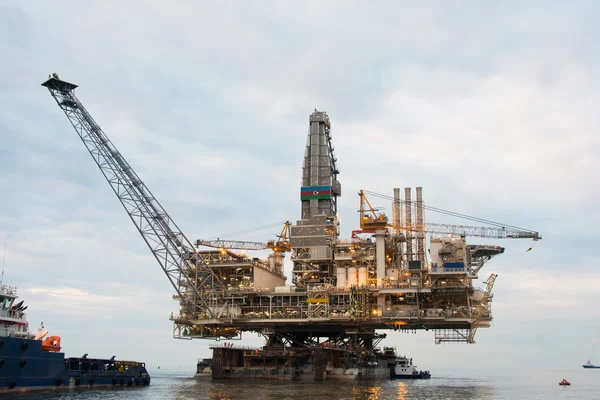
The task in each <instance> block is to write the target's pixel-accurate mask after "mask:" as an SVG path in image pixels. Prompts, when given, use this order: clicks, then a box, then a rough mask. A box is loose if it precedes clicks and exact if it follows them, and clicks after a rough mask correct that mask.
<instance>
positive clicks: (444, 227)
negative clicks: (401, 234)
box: [389, 223, 540, 240]
mask: <svg viewBox="0 0 600 400" xmlns="http://www.w3.org/2000/svg"><path fill="white" fill-rule="evenodd" d="M389 226H392V227H396V226H395V225H389ZM399 229H401V230H407V231H412V232H425V233H436V234H448V235H453V236H457V235H459V236H460V235H462V236H475V237H485V238H494V239H533V240H539V239H540V236H539V233H538V232H529V231H521V230H515V229H509V228H498V227H489V226H470V225H451V224H434V223H424V224H422V225H419V224H416V223H413V224H410V225H406V224H404V225H401V226H400V227H399Z"/></svg>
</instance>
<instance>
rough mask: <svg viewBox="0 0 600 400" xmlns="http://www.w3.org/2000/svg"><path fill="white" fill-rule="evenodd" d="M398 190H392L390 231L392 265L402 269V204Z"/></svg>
mask: <svg viewBox="0 0 600 400" xmlns="http://www.w3.org/2000/svg"><path fill="white" fill-rule="evenodd" d="M400 201H401V200H400V188H394V206H393V224H394V229H393V231H392V236H393V240H392V243H393V244H394V254H393V259H392V265H393V266H394V268H402V250H403V246H404V245H403V243H402V239H403V237H402V236H403V232H402V203H401V202H400Z"/></svg>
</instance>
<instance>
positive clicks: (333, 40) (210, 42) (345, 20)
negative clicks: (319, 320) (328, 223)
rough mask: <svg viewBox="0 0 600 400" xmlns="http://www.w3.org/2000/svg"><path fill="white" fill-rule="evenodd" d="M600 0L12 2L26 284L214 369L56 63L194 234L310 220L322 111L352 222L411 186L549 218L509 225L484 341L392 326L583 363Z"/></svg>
mask: <svg viewBox="0 0 600 400" xmlns="http://www.w3.org/2000/svg"><path fill="white" fill-rule="evenodd" d="M599 13H600V6H598V3H597V2H594V1H589V2H588V1H579V2H577V3H576V5H574V4H573V5H570V4H568V3H567V2H552V1H539V2H534V1H532V2H527V5H524V4H523V3H522V2H502V3H501V4H493V5H492V4H491V3H489V2H479V3H474V2H460V1H455V2H435V1H431V2H427V3H426V4H425V3H423V2H421V3H419V5H415V4H414V2H397V1H389V2H384V1H382V2H379V3H378V6H372V5H368V2H354V1H343V2H342V1H339V2H336V1H330V2H323V1H302V2H300V1H298V2H291V1H290V2H283V1H255V2H243V1H239V2H217V1H209V0H205V1H203V2H191V1H180V2H173V3H172V4H170V5H166V3H165V2H158V1H157V2H150V3H149V2H140V1H129V2H117V1H105V2H69V1H54V2H51V3H48V2H37V1H30V2H21V1H11V0H8V1H6V0H0V54H2V62H1V63H0V73H1V74H0V76H1V77H2V79H0V106H1V107H2V108H1V110H2V111H1V115H2V118H0V139H1V145H0V193H1V195H0V234H1V238H2V241H4V237H5V236H6V238H7V249H6V270H5V273H4V283H8V284H14V285H17V286H18V287H19V290H20V295H21V297H22V299H24V300H25V302H26V303H27V304H29V306H30V307H29V309H28V317H29V319H30V321H31V325H32V328H33V329H35V328H36V327H37V325H38V324H39V323H40V322H41V321H44V323H45V325H46V327H47V328H48V329H49V330H50V333H51V334H56V335H60V336H61V337H62V338H63V349H64V350H65V352H66V353H67V354H68V355H70V356H76V355H81V354H83V353H89V354H90V355H91V356H98V357H103V356H107V357H110V356H112V355H113V354H114V355H116V356H117V357H119V358H130V359H139V360H146V361H147V362H148V363H149V364H150V365H151V368H156V367H155V366H156V365H158V364H160V365H161V366H164V367H163V369H165V368H167V369H179V370H186V371H192V372H193V371H194V369H195V361H196V358H197V357H207V356H209V355H210V353H209V351H208V343H207V342H203V341H191V342H190V341H178V340H174V339H172V337H171V335H172V332H171V329H172V326H171V323H170V322H169V320H168V316H169V314H170V312H171V311H173V310H175V309H177V306H178V305H177V303H176V302H174V301H172V300H171V295H172V292H173V290H172V288H171V286H170V283H169V281H168V280H167V278H166V276H165V275H164V274H163V272H162V271H161V269H160V267H159V266H158V264H157V263H156V261H155V260H154V259H153V257H152V256H151V254H150V252H149V251H148V249H147V248H146V246H145V244H144V242H143V241H142V239H141V237H140V236H139V235H138V233H137V231H136V230H135V228H134V227H133V225H132V224H131V222H130V220H129V218H128V217H127V215H126V214H125V212H124V210H123V208H122V207H121V205H120V204H119V202H118V200H117V199H116V197H115V196H114V194H113V193H112V191H111V190H110V188H109V186H108V184H107V183H106V182H105V181H104V178H103V177H102V175H101V174H100V172H99V171H98V169H97V167H96V165H95V164H94V163H93V161H92V159H91V158H90V156H89V155H88V153H87V151H86V150H85V148H84V146H83V144H82V143H81V141H80V140H79V138H78V137H77V135H76V134H75V132H74V131H73V129H72V128H71V126H70V124H69V123H68V121H67V119H66V117H65V116H64V114H63V113H62V111H61V110H59V109H58V107H57V106H56V104H55V102H54V100H53V99H52V98H51V97H50V95H49V94H48V92H47V90H46V89H45V88H43V87H41V86H40V84H41V83H42V82H43V81H44V80H45V79H46V78H47V76H48V74H49V73H52V72H57V73H59V74H60V76H61V78H62V79H64V80H67V81H70V82H73V83H75V84H78V85H80V88H79V89H77V92H76V93H77V95H78V97H79V98H80V100H81V101H82V102H83V103H84V105H85V106H86V107H87V109H88V110H89V111H90V112H91V114H92V115H93V116H94V118H95V119H96V120H97V121H98V123H99V124H100V125H101V126H102V128H103V129H104V131H105V132H106V133H107V135H108V136H109V137H110V138H111V139H112V140H113V142H114V143H115V144H116V146H117V147H118V149H119V150H120V151H121V153H122V154H123V155H124V156H125V158H126V159H127V160H128V161H129V163H130V164H131V165H132V166H133V167H134V168H135V170H136V171H137V173H138V175H140V176H141V177H142V179H143V180H144V181H145V182H146V184H147V185H148V187H149V188H150V189H151V190H152V191H153V193H154V194H155V195H156V197H157V198H158V199H159V200H160V202H161V203H162V205H163V206H164V207H165V208H166V209H167V210H168V212H169V213H170V215H171V216H172V218H173V219H174V220H175V221H176V222H177V223H178V225H179V226H180V227H181V228H182V229H183V231H184V232H185V233H186V235H187V236H188V237H189V238H190V240H194V239H196V238H210V237H216V236H219V235H221V236H223V235H224V234H226V233H230V232H235V231H241V230H245V229H251V228H254V227H259V226H264V225H268V224H271V223H275V222H278V221H285V220H292V221H295V220H296V219H298V218H299V217H300V199H299V193H298V192H299V186H300V174H301V165H302V156H303V152H304V145H305V141H306V134H307V127H308V115H309V114H310V113H311V112H312V111H313V110H314V109H315V108H318V109H319V110H325V111H327V112H328V113H329V115H330V117H331V119H332V124H333V126H332V128H333V130H332V134H333V141H334V146H335V149H336V155H337V157H338V163H339V168H340V171H341V174H340V180H341V182H342V186H343V196H342V197H341V198H340V203H339V204H340V216H341V218H342V223H343V225H342V232H343V234H344V235H345V236H349V234H350V231H351V230H352V229H354V228H356V227H357V225H358V220H357V217H358V215H357V213H356V210H357V208H358V196H357V195H356V194H357V192H358V190H359V189H365V190H370V191H373V192H378V193H384V194H388V195H391V194H392V189H393V188H394V187H401V188H403V187H406V186H411V187H415V186H423V188H424V198H425V201H426V203H427V204H428V205H431V206H434V207H439V208H444V209H448V210H453V211H457V212H461V213H464V214H469V215H475V216H479V217H482V218H486V219H490V220H495V221H501V222H504V223H507V224H510V225H517V226H523V227H525V228H529V229H533V230H537V231H540V232H541V233H542V235H543V240H542V241H540V242H538V243H537V244H535V246H534V248H533V251H531V252H526V250H527V248H528V247H529V246H530V245H531V242H530V241H527V240H512V241H510V240H509V241H504V242H502V241H500V242H498V241H497V242H493V241H492V240H487V242H491V243H496V244H500V245H503V246H505V247H506V252H505V254H504V255H502V256H499V257H498V258H496V259H494V260H493V261H492V262H490V263H489V264H488V266H487V267H486V268H484V270H483V273H482V274H481V276H482V278H486V277H487V276H488V274H489V273H490V272H492V271H493V272H497V273H498V274H499V278H498V280H497V282H496V287H495V297H494V316H495V318H494V321H493V325H492V328H490V329H487V330H480V331H479V332H478V333H477V344H476V345H473V346H467V345H455V346H443V345H441V346H436V345H434V340H433V334H432V333H431V332H421V333H419V334H417V335H408V336H407V335H400V334H390V335H389V339H388V341H387V343H386V344H387V345H393V346H395V347H397V348H398V349H399V350H400V351H402V352H405V353H408V354H410V355H412V356H413V357H415V360H418V364H419V366H422V367H427V368H428V369H431V370H436V369H443V368H450V367H455V366H457V365H456V363H457V361H456V360H457V358H459V357H460V361H459V363H460V365H458V367H472V368H483V367H485V368H498V369H502V368H515V366H516V368H529V367H532V366H536V365H540V363H542V364H544V365H554V364H556V363H560V364H561V365H572V366H573V367H574V368H577V367H578V366H579V365H580V364H581V363H582V362H584V361H585V360H587V359H588V358H589V357H590V356H591V355H592V354H593V351H594V343H595V342H596V341H598V339H599V338H600V322H599V321H600V320H599V317H600V309H599V308H598V306H597V305H598V302H599V301H600V294H599V290H598V288H599V287H600V273H599V272H598V270H596V267H597V265H598V264H599V261H600V256H599V255H598V252H597V249H598V244H597V239H596V237H595V234H596V232H595V229H596V228H597V227H598V226H599V225H600V216H599V213H598V209H597V207H598V204H599V202H600V189H599V188H598V182H599V181H600V173H599V172H598V167H597V158H598V154H600V139H599V137H600V136H599V135H598V132H597V130H598V127H599V125H600V124H599V122H600V117H599V116H598V115H599V114H598V109H599V108H600V95H599V90H600V80H599V79H598V71H599V70H600V59H599V58H598V54H600V45H599V44H598V41H597V37H598V36H599V34H600V31H599V30H598V27H597V16H598V15H599ZM375 203H376V205H378V206H384V207H388V210H389V204H385V203H383V202H381V203H378V202H377V201H376V202H375ZM389 211H391V210H389ZM426 218H427V220H428V221H430V222H454V221H448V220H445V219H443V216H442V215H435V214H427V215H426ZM278 230H279V228H271V229H268V230H264V231H257V232H253V233H251V234H245V235H239V236H232V237H231V238H232V239H247V240H265V241H266V240H268V239H271V238H273V237H274V235H275V234H276V233H278ZM288 268H289V265H288ZM288 275H289V274H288ZM479 285H480V286H482V284H481V282H479ZM247 342H248V344H259V343H260V341H259V340H258V339H257V338H255V337H248V338H247ZM599 352H600V350H599ZM490 357H492V359H493V360H494V362H493V363H492V365H490ZM597 357H600V354H597ZM151 371H152V370H151Z"/></svg>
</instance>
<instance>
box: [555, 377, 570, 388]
mask: <svg viewBox="0 0 600 400" xmlns="http://www.w3.org/2000/svg"><path fill="white" fill-rule="evenodd" d="M558 384H559V385H560V386H571V382H569V381H568V380H566V379H565V378H563V380H562V381H560V382H558Z"/></svg>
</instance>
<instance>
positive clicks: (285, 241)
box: [196, 221, 291, 253]
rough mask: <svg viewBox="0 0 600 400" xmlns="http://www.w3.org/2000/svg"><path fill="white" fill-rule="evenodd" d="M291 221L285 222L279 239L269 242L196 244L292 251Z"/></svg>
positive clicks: (224, 241)
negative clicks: (290, 237)
mask: <svg viewBox="0 0 600 400" xmlns="http://www.w3.org/2000/svg"><path fill="white" fill-rule="evenodd" d="M290 225H291V223H290V222H289V221H286V222H285V223H284V224H283V228H282V229H281V233H280V234H279V235H277V240H269V241H268V242H266V243H265V242H250V241H246V240H222V239H215V240H202V239H198V240H196V246H205V247H213V248H216V249H231V250H266V249H271V250H273V251H275V252H279V253H289V252H290V239H289V230H290Z"/></svg>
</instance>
